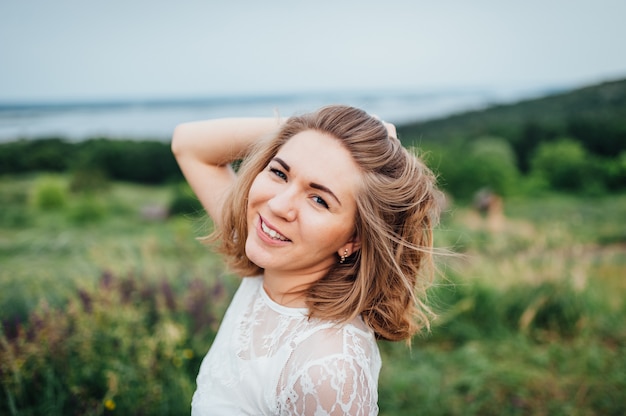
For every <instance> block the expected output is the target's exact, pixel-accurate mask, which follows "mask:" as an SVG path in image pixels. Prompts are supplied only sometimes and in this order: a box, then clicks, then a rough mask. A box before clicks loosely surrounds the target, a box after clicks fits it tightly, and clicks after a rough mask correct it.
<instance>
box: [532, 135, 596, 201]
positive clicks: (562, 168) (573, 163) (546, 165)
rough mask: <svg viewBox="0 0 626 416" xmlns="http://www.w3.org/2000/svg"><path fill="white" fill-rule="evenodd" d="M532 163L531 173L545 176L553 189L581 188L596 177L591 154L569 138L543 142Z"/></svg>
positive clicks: (574, 189) (572, 189) (571, 189)
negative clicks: (593, 173)
mask: <svg viewBox="0 0 626 416" xmlns="http://www.w3.org/2000/svg"><path fill="white" fill-rule="evenodd" d="M530 165H531V173H532V174H534V175H537V176H540V177H543V178H545V180H546V181H547V182H548V183H549V184H550V186H551V187H552V188H553V189H559V190H569V191H576V190H581V189H583V188H584V187H585V184H586V183H589V182H590V181H592V180H593V178H594V177H593V176H592V175H591V165H590V162H589V155H587V153H586V151H585V149H584V148H583V146H582V145H581V144H580V143H579V142H577V141H575V140H572V139H569V138H563V139H560V140H557V141H555V142H544V143H541V144H540V145H539V147H538V148H537V150H536V152H535V153H534V155H533V156H532V159H531V161H530Z"/></svg>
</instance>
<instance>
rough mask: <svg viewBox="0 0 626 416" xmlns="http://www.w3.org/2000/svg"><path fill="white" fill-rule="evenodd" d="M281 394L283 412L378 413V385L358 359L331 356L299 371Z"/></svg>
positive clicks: (322, 413) (325, 413) (308, 413)
mask: <svg viewBox="0 0 626 416" xmlns="http://www.w3.org/2000/svg"><path fill="white" fill-rule="evenodd" d="M290 381H291V382H290V383H289V384H288V385H287V386H286V387H285V388H284V390H283V391H281V392H280V394H279V408H280V411H279V414H280V415H302V416H304V415H315V416H322V415H332V416H335V415H363V416H365V415H367V416H369V415H377V414H378V405H377V399H378V397H377V396H378V395H377V386H376V385H375V381H373V380H372V378H371V375H370V374H369V369H367V368H363V366H362V365H359V364H358V363H357V362H356V360H354V359H352V358H346V357H344V356H340V357H334V358H329V359H326V360H323V361H321V362H317V363H313V364H311V365H310V366H308V367H306V368H304V369H301V370H300V371H298V373H297V374H296V375H294V377H292V378H291V380H290Z"/></svg>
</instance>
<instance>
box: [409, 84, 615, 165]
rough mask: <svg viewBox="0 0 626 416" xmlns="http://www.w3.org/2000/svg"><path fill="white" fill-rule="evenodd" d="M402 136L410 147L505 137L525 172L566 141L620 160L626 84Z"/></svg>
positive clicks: (425, 125) (435, 123) (465, 116)
mask: <svg viewBox="0 0 626 416" xmlns="http://www.w3.org/2000/svg"><path fill="white" fill-rule="evenodd" d="M398 133H399V135H400V137H401V138H402V140H403V142H404V143H406V144H411V143H420V144H422V145H423V144H426V145H427V144H428V143H438V144H445V143H449V142H451V141H455V142H458V141H465V140H471V139H475V138H479V137H485V136H495V137H499V138H502V139H504V140H506V141H508V142H510V143H511V145H512V147H513V149H514V151H515V153H516V155H517V157H518V161H519V163H520V167H522V169H524V168H525V167H527V163H528V159H529V156H530V155H531V154H532V151H533V150H534V149H535V147H536V146H537V144H538V143H540V142H542V141H550V140H555V139H558V138H563V137H568V138H572V139H575V140H578V141H580V142H581V143H582V144H583V146H584V147H585V148H586V149H587V150H588V151H589V152H590V153H592V154H595V155H599V156H605V157H615V156H617V155H618V154H619V153H621V152H623V151H625V150H626V79H623V80H618V81H611V82H605V83H602V84H599V85H593V86H589V87H585V88H581V89H577V90H573V91H569V92H565V93H559V94H555V95H550V96H546V97H543V98H538V99H532V100H527V101H522V102H519V103H515V104H507V105H496V106H494V107H490V108H487V109H485V110H481V111H471V112H466V113H462V114H457V115H453V116H450V117H446V118H442V119H437V120H431V121H426V122H420V123H414V124H409V125H405V126H401V127H399V128H398Z"/></svg>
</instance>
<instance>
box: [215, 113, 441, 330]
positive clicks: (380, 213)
mask: <svg viewBox="0 0 626 416" xmlns="http://www.w3.org/2000/svg"><path fill="white" fill-rule="evenodd" d="M305 130H315V131H318V132H321V133H326V134H328V135H330V136H332V137H334V138H336V139H337V140H339V141H340V142H341V143H342V144H343V146H344V147H345V148H346V149H347V150H348V151H349V152H350V154H351V155H352V157H353V159H354V161H355V162H356V164H357V165H358V166H359V167H360V169H361V173H362V186H361V189H358V190H357V192H356V195H357V196H356V204H357V215H356V218H355V235H356V236H357V238H358V239H359V240H360V242H361V248H360V249H359V250H357V251H356V252H355V253H353V254H352V255H351V256H350V257H349V258H348V259H347V260H346V261H345V262H344V263H339V261H337V263H336V264H335V266H334V267H332V268H331V269H330V270H329V271H328V273H327V274H326V275H325V276H324V277H323V278H321V279H320V280H318V281H316V282H315V283H313V284H312V285H311V286H309V287H308V288H306V289H305V291H304V292H303V293H304V294H305V297H306V303H307V305H308V308H309V314H310V317H311V318H320V319H326V320H332V321H338V322H346V321H349V320H352V319H353V318H355V317H356V316H358V315H361V316H362V318H363V320H364V322H365V323H366V324H367V325H368V326H370V327H371V328H372V329H373V330H374V332H375V333H376V335H377V337H378V338H380V339H386V340H392V341H399V340H408V339H410V337H411V336H412V335H414V334H415V333H416V332H417V331H419V330H420V329H422V328H424V327H427V328H428V327H429V322H430V319H431V318H432V317H433V314H432V312H431V311H430V309H429V308H428V306H427V305H426V303H425V299H426V289H427V288H428V287H429V286H430V285H431V283H432V280H433V275H434V267H433V227H434V226H435V225H436V224H437V222H438V218H439V210H440V209H439V201H441V198H440V197H439V195H440V193H439V191H438V190H437V188H436V180H435V176H434V175H433V173H432V172H431V171H430V170H429V169H428V168H427V167H426V165H425V164H424V163H423V162H422V161H421V160H420V159H419V158H418V157H417V156H415V155H414V154H412V153H410V152H409V151H408V150H407V149H405V148H404V147H403V146H402V145H401V143H400V141H399V140H398V139H396V138H393V137H389V135H388V132H387V129H386V127H385V126H384V124H383V123H382V122H381V121H379V120H377V119H376V118H374V117H372V116H370V115H368V114H367V113H366V112H364V111H363V110H360V109H357V108H353V107H348V106H328V107H324V108H321V109H320V110H318V111H316V112H314V113H309V114H305V115H301V116H294V117H291V118H289V119H288V120H287V121H286V123H285V124H284V125H283V126H282V127H281V128H280V130H279V131H278V132H277V134H276V135H274V136H273V137H271V138H269V139H268V140H263V141H261V142H259V143H258V145H257V146H256V148H255V149H253V150H252V151H251V152H250V153H249V157H248V158H246V159H245V160H244V161H243V162H242V164H241V167H240V169H239V177H238V180H237V182H236V185H235V186H234V188H233V190H232V191H231V193H230V195H229V197H228V199H227V201H226V203H225V206H224V209H223V219H222V223H221V224H222V226H221V227H220V228H218V229H216V230H215V231H214V233H213V234H212V236H211V239H212V240H214V241H218V247H217V250H218V251H219V252H221V253H223V254H225V255H226V259H227V261H228V263H229V266H230V267H231V268H232V269H233V271H235V272H237V273H239V274H240V275H242V276H252V275H256V274H261V273H262V272H263V270H262V269H261V268H259V267H258V266H257V265H256V264H254V263H252V262H251V261H250V260H249V259H248V258H247V257H246V254H245V244H246V238H247V230H248V227H247V221H246V219H247V215H246V214H247V198H248V192H249V190H250V187H251V186H252V182H253V181H254V179H255V178H256V176H257V174H258V173H259V172H261V171H263V170H264V169H265V167H266V166H267V164H268V163H269V161H270V160H271V159H272V158H273V157H274V156H275V155H276V153H277V152H278V150H279V149H280V147H281V146H282V145H284V144H285V143H286V142H287V140H289V139H290V138H291V137H293V136H294V135H296V134H298V133H300V132H302V131H305ZM338 260H339V259H338Z"/></svg>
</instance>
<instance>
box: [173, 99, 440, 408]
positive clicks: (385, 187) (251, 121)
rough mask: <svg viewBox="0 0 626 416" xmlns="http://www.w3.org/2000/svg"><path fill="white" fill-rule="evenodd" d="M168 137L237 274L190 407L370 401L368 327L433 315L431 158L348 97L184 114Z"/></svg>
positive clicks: (372, 334)
mask: <svg viewBox="0 0 626 416" xmlns="http://www.w3.org/2000/svg"><path fill="white" fill-rule="evenodd" d="M172 149H173V152H174V154H175V156H176V158H177V160H178V163H179V165H180V167H181V169H182V171H183V173H184V175H185V177H186V179H187V181H188V182H189V184H190V185H191V187H192V188H193V190H194V192H195V193H196V195H197V196H198V198H199V199H200V201H201V202H202V204H203V206H204V207H205V208H206V210H207V212H208V213H209V215H210V216H211V217H212V218H213V220H214V223H215V232H214V234H213V236H212V237H213V238H214V240H215V241H218V243H219V245H218V250H219V251H220V252H221V253H222V254H224V255H225V257H226V260H227V261H228V263H229V265H230V266H231V268H232V269H233V270H234V271H235V272H237V273H238V274H240V275H241V276H246V277H244V278H243V279H242V283H241V285H240V287H239V289H238V291H237V293H236V294H235V296H234V298H233V300H232V302H231V305H230V306H229V308H228V311H227V312H226V315H225V316H224V319H223V321H222V324H221V327H220V330H219V332H218V335H217V337H216V339H215V341H214V343H213V345H212V346H211V349H210V351H209V353H208V354H207V356H206V357H205V359H204V360H203V363H202V366H201V368H200V372H199V374H198V379H197V383H198V386H197V390H196V392H195V394H194V397H193V402H192V414H194V415H233V414H250V415H261V414H263V415H266V414H272V415H273V414H280V415H313V414H314V415H343V414H349V415H372V414H377V413H378V406H377V398H378V394H377V384H378V374H379V371H380V367H381V361H380V355H379V352H378V347H377V344H376V339H385V340H392V341H399V340H409V339H410V337H411V336H412V335H413V334H414V333H415V332H417V331H418V330H419V329H421V328H423V327H427V326H428V319H429V315H430V311H429V309H428V308H427V306H426V305H425V304H424V303H423V298H424V295H425V290H426V288H427V286H428V285H429V284H430V281H431V278H432V267H431V266H432V246H433V241H432V238H433V235H432V227H433V226H434V225H435V223H436V221H437V218H438V211H439V208H438V203H437V202H438V200H439V198H438V195H439V193H438V191H437V190H436V187H435V179H434V176H433V174H432V173H431V171H430V170H428V168H426V166H425V165H424V164H423V163H422V162H421V161H420V160H419V159H418V158H416V157H415V156H413V155H411V154H410V153H409V152H408V151H407V150H406V149H404V148H403V147H402V146H401V144H400V142H399V140H398V139H397V138H396V137H395V128H394V127H393V126H392V125H389V124H385V123H383V122H381V121H379V120H378V119H376V118H375V117H372V116H370V115H368V114H367V113H365V112H364V111H362V110H359V109H356V108H352V107H347V106H329V107H325V108H322V109H320V110H319V111H317V112H315V113H312V114H306V115H303V116H294V117H291V118H289V119H287V120H280V119H272V118H267V119H262V118H261V119H259V118H245V119H237V118H233V119H219V120H209V121H201V122H194V123H186V124H182V125H180V126H178V127H177V128H176V130H175V132H174V136H173V140H172ZM239 159H243V162H242V164H241V167H240V169H239V171H238V173H237V174H235V172H234V170H233V169H232V167H231V162H233V161H236V160H239Z"/></svg>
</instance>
